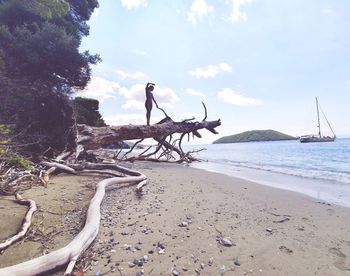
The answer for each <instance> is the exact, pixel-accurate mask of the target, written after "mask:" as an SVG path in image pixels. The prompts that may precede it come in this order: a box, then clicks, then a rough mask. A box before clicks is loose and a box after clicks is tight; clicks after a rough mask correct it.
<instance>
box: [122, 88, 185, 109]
mask: <svg viewBox="0 0 350 276" xmlns="http://www.w3.org/2000/svg"><path fill="white" fill-rule="evenodd" d="M119 92H120V94H121V95H123V96H124V97H125V98H126V99H127V102H126V103H125V104H124V105H123V108H124V109H133V108H136V109H141V106H142V109H143V108H144V103H145V100H146V96H145V85H144V84H135V85H133V86H131V87H130V88H126V87H122V88H120V90H119ZM153 96H154V98H155V100H156V101H157V103H158V105H159V106H160V107H161V108H173V105H172V104H174V103H175V102H177V101H179V100H180V99H179V97H178V96H177V95H176V93H175V92H174V91H173V90H172V89H170V88H167V87H165V88H163V87H159V86H156V87H155V89H154V91H153Z"/></svg>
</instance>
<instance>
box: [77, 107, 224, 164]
mask: <svg viewBox="0 0 350 276" xmlns="http://www.w3.org/2000/svg"><path fill="white" fill-rule="evenodd" d="M202 104H203V107H204V110H205V117H204V119H203V120H202V121H194V119H195V118H191V119H186V120H183V121H181V122H175V121H173V120H172V119H171V118H170V117H169V116H168V115H166V117H165V118H164V119H163V120H161V121H160V122H159V123H157V124H154V125H150V126H148V125H124V126H105V127H91V126H87V125H78V140H77V143H78V147H77V158H79V157H81V156H84V155H83V153H85V152H86V151H87V150H96V149H98V148H100V147H101V146H103V145H106V144H112V143H116V142H122V141H124V140H136V139H140V140H139V141H138V142H137V143H136V144H138V143H141V142H142V141H143V140H144V139H146V138H152V139H154V140H155V141H156V142H157V146H156V151H154V152H153V153H151V154H147V155H146V152H147V151H148V150H149V149H148V150H146V151H145V152H143V153H142V154H139V155H138V156H133V157H132V158H128V159H127V160H128V161H135V160H151V161H155V160H161V158H162V157H165V160H166V161H170V160H171V159H173V160H174V161H176V162H192V161H195V160H197V159H196V158H194V157H193V156H191V152H184V150H183V149H182V147H181V144H182V140H183V138H184V137H186V135H187V137H188V139H190V135H191V134H192V137H198V138H201V137H202V135H201V134H200V133H199V130H202V129H206V130H208V131H209V132H211V133H214V134H217V133H218V132H217V131H216V130H215V128H216V127H218V126H220V125H221V121H220V119H218V120H215V121H206V118H207V109H206V107H205V105H204V103H202ZM174 134H178V135H179V138H178V139H173V135H174ZM136 144H135V145H136ZM133 149H134V147H132V148H131V150H130V151H129V152H128V153H130V152H131V151H132V150H133ZM159 151H161V152H162V154H160V155H159V156H158V158H154V157H152V156H154V155H155V154H156V153H158V152H159ZM174 152H175V153H176V154H177V155H178V157H177V158H176V157H175V156H174V155H173V153H174ZM163 160H164V158H163Z"/></svg>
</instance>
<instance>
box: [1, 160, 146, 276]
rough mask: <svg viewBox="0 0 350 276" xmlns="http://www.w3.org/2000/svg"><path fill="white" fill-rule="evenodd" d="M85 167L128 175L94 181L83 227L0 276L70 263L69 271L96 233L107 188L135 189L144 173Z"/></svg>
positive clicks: (38, 271) (3, 270) (104, 166)
mask: <svg viewBox="0 0 350 276" xmlns="http://www.w3.org/2000/svg"><path fill="white" fill-rule="evenodd" d="M84 167H85V168H87V169H92V170H94V169H114V170H117V171H119V172H122V173H127V174H129V175H132V176H127V177H113V178H108V179H104V180H102V181H100V182H99V183H98V184H97V187H96V192H95V195H94V197H93V198H92V199H91V201H90V205H89V208H88V211H87V215H86V222H85V226H84V228H83V229H82V230H81V231H80V233H79V234H78V235H77V236H76V237H75V238H74V239H73V240H72V241H71V242H70V243H69V244H68V245H66V246H65V247H63V248H61V249H58V250H56V251H53V252H51V253H49V254H47V255H44V256H41V257H38V258H35V259H32V260H29V261H27V262H23V263H20V264H17V265H14V266H10V267H5V268H0V275H2V276H10V275H11V276H12V275H16V276H28V275H37V274H41V273H44V272H46V271H50V270H53V269H55V268H57V267H60V266H63V265H65V264H67V263H70V265H69V267H68V268H67V271H68V272H69V271H71V270H72V266H73V267H74V264H75V261H76V259H77V258H78V257H79V256H80V254H81V253H82V252H83V251H85V250H86V249H87V248H88V247H89V246H90V244H91V243H92V242H93V241H94V239H95V238H96V236H97V233H98V230H99V225H100V219H101V212H100V206H101V202H102V200H103V198H104V195H105V192H106V189H107V187H108V188H111V187H113V186H115V185H119V184H126V183H128V184H135V185H137V184H139V185H137V189H141V188H142V186H143V185H145V183H146V176H145V175H144V174H142V173H139V172H137V171H134V170H130V169H127V168H123V167H120V166H117V165H112V164H96V166H95V165H94V164H91V163H90V164H89V163H88V164H86V165H85V166H84ZM74 171H75V170H74Z"/></svg>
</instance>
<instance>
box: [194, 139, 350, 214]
mask: <svg viewBox="0 0 350 276" xmlns="http://www.w3.org/2000/svg"><path fill="white" fill-rule="evenodd" d="M201 147H205V148H206V149H207V150H206V151H202V152H200V153H198V157H200V158H202V159H205V160H207V161H208V162H201V163H195V164H194V165H193V166H194V167H198V168H202V169H206V170H209V171H214V172H220V173H225V174H228V175H233V176H237V177H241V178H245V179H248V180H252V181H255V182H258V183H261V184H265V185H270V186H274V187H278V188H282V189H287V190H292V191H296V192H300V193H304V194H307V195H309V196H312V197H315V198H318V199H320V200H325V201H327V202H331V203H336V204H339V205H343V206H349V207H350V139H337V140H336V142H334V143H306V144H301V143H299V141H281V142H258V143H237V144H216V145H205V146H196V147H193V146H192V147H189V146H188V147H187V149H190V148H191V149H192V148H201Z"/></svg>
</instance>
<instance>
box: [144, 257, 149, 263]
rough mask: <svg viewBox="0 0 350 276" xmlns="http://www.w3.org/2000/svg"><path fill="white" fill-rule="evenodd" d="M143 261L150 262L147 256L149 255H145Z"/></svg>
mask: <svg viewBox="0 0 350 276" xmlns="http://www.w3.org/2000/svg"><path fill="white" fill-rule="evenodd" d="M143 261H144V262H145V263H147V262H148V256H147V255H144V256H143Z"/></svg>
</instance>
